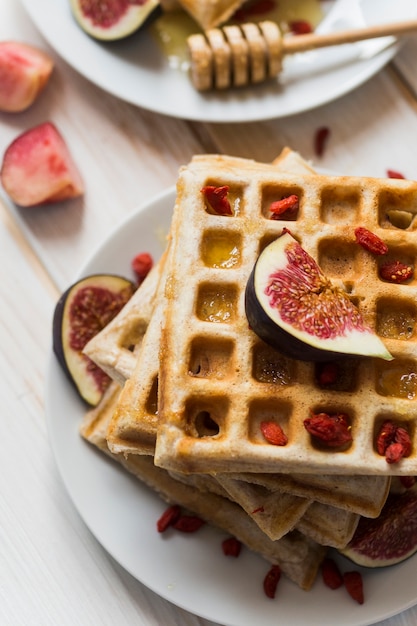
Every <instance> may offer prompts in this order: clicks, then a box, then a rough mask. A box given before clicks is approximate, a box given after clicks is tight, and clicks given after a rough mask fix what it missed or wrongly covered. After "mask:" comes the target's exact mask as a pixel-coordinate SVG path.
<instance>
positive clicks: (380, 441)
mask: <svg viewBox="0 0 417 626" xmlns="http://www.w3.org/2000/svg"><path fill="white" fill-rule="evenodd" d="M395 428H396V426H395V424H394V422H392V421H391V420H385V422H384V423H383V424H382V426H381V428H380V430H379V433H378V436H377V439H376V449H377V451H378V454H380V455H381V456H385V450H386V449H387V448H388V446H389V445H390V444H391V443H393V441H394V436H395Z"/></svg>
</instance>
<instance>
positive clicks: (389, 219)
mask: <svg viewBox="0 0 417 626" xmlns="http://www.w3.org/2000/svg"><path fill="white" fill-rule="evenodd" d="M206 185H214V186H216V187H217V186H223V185H228V186H229V188H230V189H229V197H230V199H231V202H232V206H233V208H234V216H232V217H230V216H219V215H213V214H211V213H210V212H209V210H208V208H207V204H206V202H205V201H204V197H203V194H202V193H201V189H202V188H203V187H204V186H206ZM290 194H297V195H298V196H299V201H300V208H299V211H298V214H297V216H296V217H295V218H293V219H291V220H289V221H283V220H272V219H270V215H269V214H268V207H269V206H270V203H271V202H272V201H273V200H277V199H279V198H282V197H286V196H288V195H290ZM415 213H417V184H416V183H413V182H409V181H403V180H383V179H369V178H351V177H349V178H347V177H337V176H336V177H327V176H317V175H314V176H299V175H291V174H284V173H282V172H277V171H276V169H275V168H274V166H268V165H260V164H257V163H254V162H252V161H248V160H243V159H242V160H239V159H233V160H228V158H227V157H217V156H216V157H211V158H210V157H208V156H207V155H204V156H203V157H195V158H194V159H193V161H192V163H191V164H190V165H189V166H188V167H186V168H184V169H183V170H182V171H181V173H180V177H179V181H178V198H177V205H176V219H177V228H178V230H177V236H176V238H175V240H174V242H173V257H172V263H171V267H170V270H169V276H168V284H169V292H168V294H167V298H168V306H167V309H166V314H165V326H164V330H163V338H162V349H161V355H160V357H161V369H160V381H161V382H160V390H162V391H160V397H159V417H160V421H159V429H158V437H157V446H156V455H155V462H156V464H157V465H160V466H161V467H165V468H167V469H171V470H175V471H183V472H209V473H210V472H231V471H233V472H234V471H238V472H240V471H245V472H283V471H284V472H286V471H288V472H289V471H292V472H294V471H302V472H306V473H337V474H342V473H346V474H406V475H407V474H416V473H417V442H416V437H417V435H416V428H415V423H416V421H417V404H416V402H417V382H416V381H417V362H416V337H417V332H416V331H415V329H414V326H415V324H416V319H417V318H416V315H415V308H416V305H415V302H416V301H417V300H416V296H417V280H416V279H413V280H411V281H410V282H409V283H407V284H403V285H397V284H390V283H387V282H385V281H383V280H381V279H379V277H378V267H379V265H380V264H381V262H385V261H387V260H392V259H396V260H400V261H402V262H405V263H410V264H412V265H415V260H416V257H417V241H416V237H415V232H414V231H415V228H416V227H417V226H416V225H415V224H414V222H413V218H414V214H415ZM407 215H409V217H410V222H411V224H410V225H409V226H408V227H407V228H404V227H401V228H399V227H398V226H396V225H394V222H395V223H397V221H398V220H399V219H401V220H402V219H403V218H404V219H407ZM358 225H361V226H364V227H366V228H368V229H369V230H371V231H372V232H374V233H375V234H377V235H379V236H380V237H381V238H382V239H383V240H384V241H385V242H386V243H387V244H388V246H389V253H388V255H386V256H385V257H383V258H377V257H375V256H373V255H372V254H370V253H369V252H367V251H366V250H364V249H363V248H362V247H361V246H359V245H358V244H357V243H356V242H355V237H354V229H355V228H356V226H358ZM284 227H285V228H288V229H289V230H290V231H291V233H292V234H293V236H295V237H296V238H297V239H298V240H299V241H300V243H301V245H302V246H303V247H304V248H305V249H306V250H307V252H309V254H311V255H312V256H313V258H315V259H317V260H318V262H319V265H320V266H321V267H322V269H323V271H324V272H325V274H326V275H327V276H328V277H329V278H330V279H332V281H333V282H334V284H338V285H340V286H342V287H343V288H344V289H345V290H346V291H347V292H348V293H349V294H350V297H351V298H352V300H353V301H354V302H355V304H357V305H358V306H359V308H360V310H361V311H362V313H363V315H364V317H365V320H366V321H367V322H368V323H369V324H370V325H371V326H372V327H374V328H375V329H376V331H377V333H378V334H380V335H381V336H382V339H383V340H384V342H385V344H386V346H387V348H388V349H389V350H390V352H391V353H392V354H393V356H394V357H395V358H394V360H393V361H392V362H385V361H382V360H379V359H355V360H353V361H350V360H349V361H346V362H345V363H342V364H341V367H342V371H343V375H342V376H341V378H340V379H338V382H337V384H336V385H335V386H334V388H331V389H325V388H321V387H320V386H319V385H318V384H317V382H316V380H317V372H316V366H315V365H314V364H311V363H302V362H295V361H291V360H290V359H287V358H285V357H283V356H282V355H278V353H273V351H271V350H270V349H269V348H268V347H266V346H265V344H263V343H262V342H260V341H259V340H258V339H257V338H256V336H255V335H254V333H252V331H250V329H249V328H248V325H247V320H246V315H245V311H244V291H245V286H246V282H247V279H248V277H249V274H250V272H251V270H252V268H253V265H254V263H255V261H256V259H257V257H258V255H259V253H260V252H261V250H262V249H263V248H264V247H265V246H266V245H267V244H268V243H270V242H271V241H272V240H273V239H275V238H276V237H278V236H279V235H280V234H281V233H282V230H283V228H284ZM225 242H232V244H233V245H232V246H231V247H232V250H233V252H229V253H228V254H227V253H226V252H225V248H226V247H227V246H226V244H225ZM217 257H218V258H217ZM224 257H228V259H229V261H230V263H229V262H228V263H226V264H225V263H224V262H223V260H222V259H223V258H224ZM216 258H217V261H216ZM185 287H186V288H185ZM399 303H400V304H399ZM404 316H405V317H404ZM393 328H394V329H396V330H395V331H394V332H393V330H392V329H393ZM398 328H399V329H400V330H398ZM404 328H406V330H405V331H404ZM311 411H313V412H320V411H324V412H326V413H334V412H339V411H342V412H344V413H347V414H348V415H349V417H350V419H351V423H352V435H353V443H352V445H351V446H350V447H349V448H348V449H347V450H344V451H335V450H331V451H329V450H324V449H320V447H317V446H316V445H314V443H313V442H312V439H311V438H310V435H309V434H308V433H307V432H306V430H305V428H304V426H303V421H304V419H305V418H306V417H308V415H309V414H310V412H311ZM387 418H392V419H394V420H396V421H400V422H402V423H404V424H405V425H406V427H407V429H408V430H409V432H410V435H411V437H412V452H411V454H410V456H409V457H407V458H406V459H403V460H402V461H401V463H399V464H395V465H394V466H390V465H388V464H387V463H386V461H385V458H384V457H381V456H380V455H378V454H377V452H376V450H375V437H376V431H377V430H378V428H379V425H380V424H381V423H382V421H383V420H385V419H387ZM264 419H275V420H277V421H279V423H280V424H281V425H282V426H283V428H284V430H285V432H286V433H287V435H288V438H289V441H288V444H287V445H286V446H273V445H271V444H268V443H267V442H266V441H265V440H264V438H263V437H262V435H261V432H260V422H261V421H262V420H264Z"/></svg>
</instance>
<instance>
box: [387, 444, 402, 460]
mask: <svg viewBox="0 0 417 626" xmlns="http://www.w3.org/2000/svg"><path fill="white" fill-rule="evenodd" d="M403 457H404V446H403V445H402V444H401V443H390V444H389V446H388V447H387V449H386V450H385V459H386V461H387V463H389V464H390V465H392V464H393V463H399V462H400V461H401V459H402V458H403Z"/></svg>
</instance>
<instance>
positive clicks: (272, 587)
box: [264, 565, 281, 598]
mask: <svg viewBox="0 0 417 626" xmlns="http://www.w3.org/2000/svg"><path fill="white" fill-rule="evenodd" d="M280 578H281V568H280V567H279V565H273V566H272V567H271V569H270V570H269V572H268V573H267V575H266V576H265V578H264V592H265V595H266V596H267V597H268V598H275V593H276V590H277V586H278V583H279V580H280Z"/></svg>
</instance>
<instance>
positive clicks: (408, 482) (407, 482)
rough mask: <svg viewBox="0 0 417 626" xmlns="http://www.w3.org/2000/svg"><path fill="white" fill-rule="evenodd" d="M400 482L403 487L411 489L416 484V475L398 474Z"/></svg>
mask: <svg viewBox="0 0 417 626" xmlns="http://www.w3.org/2000/svg"><path fill="white" fill-rule="evenodd" d="M399 478H400V483H401V484H402V486H403V487H404V488H405V489H411V487H414V485H415V484H416V480H417V478H416V476H400V477H399Z"/></svg>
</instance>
